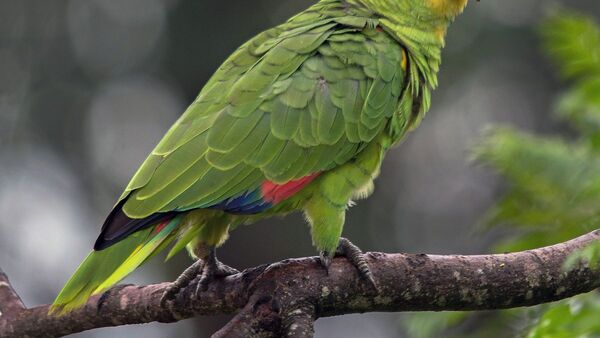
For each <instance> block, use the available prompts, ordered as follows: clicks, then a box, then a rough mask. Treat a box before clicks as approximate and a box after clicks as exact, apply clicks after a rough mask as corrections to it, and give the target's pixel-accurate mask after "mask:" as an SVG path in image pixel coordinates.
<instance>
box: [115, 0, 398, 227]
mask: <svg viewBox="0 0 600 338" xmlns="http://www.w3.org/2000/svg"><path fill="white" fill-rule="evenodd" d="M323 3H324V4H320V5H317V6H316V7H313V9H311V10H308V11H306V12H304V13H303V14H301V15H298V16H296V17H295V18H293V19H291V20H290V21H288V22H287V23H285V24H283V25H281V26H278V27H276V28H273V29H271V30H268V31H266V32H264V33H262V34H260V35H258V36H257V37H255V38H254V39H252V40H250V41H249V42H247V43H246V44H244V45H243V46H242V47H240V48H239V49H238V50H237V51H236V52H234V53H233V55H232V56H230V57H229V58H228V59H227V60H226V61H225V62H224V64H223V65H222V66H221V67H220V68H219V69H218V70H217V72H216V73H215V74H214V75H213V77H212V78H211V79H210V80H209V81H208V83H207V84H206V86H205V87H204V89H203V90H202V91H201V93H200V94H199V96H198V98H197V99H196V101H195V102H194V103H193V104H192V105H191V106H190V107H189V108H188V109H187V110H186V112H185V113H184V114H183V115H182V117H181V118H180V119H179V120H178V122H177V123H176V124H175V125H174V126H173V127H172V128H171V130H170V131H169V132H168V133H167V135H166V136H165V137H164V138H163V140H162V141H161V142H160V144H159V145H158V146H157V147H156V149H155V150H154V151H153V152H152V154H151V155H150V157H149V158H148V159H147V160H146V162H145V163H144V164H143V165H142V167H141V168H140V170H139V171H138V173H137V174H136V176H135V177H134V178H133V180H132V181H131V183H130V185H129V187H128V188H127V190H126V194H127V193H130V194H129V197H128V199H127V201H126V202H125V204H124V205H123V211H124V212H125V214H126V215H127V216H129V217H131V218H144V217H148V216H150V215H152V214H155V213H158V212H170V211H174V210H177V211H187V210H192V209H196V208H207V207H210V206H213V205H216V204H218V203H220V202H222V201H224V200H227V199H230V198H235V197H238V196H241V195H243V194H245V193H246V192H248V191H253V190H255V189H258V188H259V187H260V185H261V184H262V183H263V182H264V181H265V180H269V181H273V182H276V183H285V182H288V181H290V180H294V179H299V178H301V177H305V176H307V175H311V174H313V173H316V172H323V171H327V170H331V169H333V168H335V167H336V166H339V165H341V164H343V163H345V162H347V161H349V160H350V159H352V158H353V157H355V156H356V155H357V154H358V153H359V152H360V151H362V150H363V149H364V147H365V146H366V145H367V144H368V143H369V142H371V141H372V140H373V139H374V138H375V137H376V135H378V134H379V133H381V132H382V131H383V130H384V129H385V128H386V127H387V126H389V124H390V120H391V119H392V118H393V116H394V112H396V111H397V110H398V109H399V105H398V102H399V99H400V95H401V90H402V88H403V83H404V79H405V69H404V68H403V67H402V64H403V62H406V60H403V58H404V57H405V56H404V55H403V51H402V48H401V47H400V46H399V45H398V44H397V42H396V41H395V40H393V39H392V38H391V37H390V36H389V35H387V34H386V33H385V32H383V31H381V30H380V29H377V28H376V23H377V22H376V20H373V19H369V18H366V17H365V18H361V17H356V16H348V15H347V14H346V12H345V11H344V9H343V8H342V6H341V5H340V4H339V3H338V2H333V1H331V2H329V3H327V2H323ZM319 6H320V7H319ZM324 6H325V7H327V6H328V7H327V8H326V9H327V11H325V13H327V14H328V15H323V10H324V8H321V7H324ZM317 14H318V15H317ZM407 119H408V117H405V118H404V119H403V120H407ZM404 126H405V124H404V123H402V124H401V125H400V126H399V127H398V128H397V129H400V130H402V129H403V128H404ZM124 196H126V195H125V194H124Z"/></svg>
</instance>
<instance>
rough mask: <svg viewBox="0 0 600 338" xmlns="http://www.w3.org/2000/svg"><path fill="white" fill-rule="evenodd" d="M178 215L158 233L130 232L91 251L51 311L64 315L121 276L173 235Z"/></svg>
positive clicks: (156, 250)
mask: <svg viewBox="0 0 600 338" xmlns="http://www.w3.org/2000/svg"><path fill="white" fill-rule="evenodd" d="M180 221H181V217H176V218H174V219H173V220H171V221H170V222H169V223H168V224H167V225H166V226H165V227H164V228H162V229H161V230H160V232H158V233H156V231H155V230H156V227H151V228H148V229H145V230H142V231H138V232H136V233H133V234H131V235H130V236H128V237H127V238H125V239H123V240H122V241H120V242H118V243H116V244H114V245H112V246H111V247H109V248H106V249H104V250H101V251H92V252H91V253H90V254H89V255H88V256H87V258H86V259H85V260H84V261H83V263H81V265H80V266H79V268H77V271H75V273H74V274H73V276H72V277H71V278H70V279H69V281H68V282H67V284H66V285H65V286H64V287H63V289H62V290H61V292H60V293H59V294H58V296H57V297H56V299H55V300H54V303H53V304H52V306H51V307H50V312H51V313H59V314H64V313H67V312H69V311H72V310H74V309H76V308H78V307H80V306H82V305H84V304H85V303H86V302H87V300H88V298H89V297H90V296H92V295H95V294H98V293H101V292H103V291H105V290H107V289H109V288H110V287H112V286H113V285H115V284H116V283H118V282H119V281H120V280H121V279H123V278H125V276H127V275H128V274H130V273H131V272H132V271H133V270H135V269H136V268H137V267H138V266H140V265H141V264H143V263H144V262H145V261H146V260H147V258H148V257H150V256H152V255H153V254H155V253H156V252H158V251H159V250H161V249H163V248H164V247H165V246H166V245H167V244H169V242H171V241H172V240H173V239H174V238H175V236H174V235H175V232H174V231H173V230H175V229H177V226H178V225H179V223H180Z"/></svg>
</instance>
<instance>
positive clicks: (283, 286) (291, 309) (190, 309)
mask: <svg viewBox="0 0 600 338" xmlns="http://www.w3.org/2000/svg"><path fill="white" fill-rule="evenodd" d="M599 239H600V231H594V232H591V233H589V234H587V235H584V236H581V237H578V238H576V239H573V240H571V241H568V242H565V243H560V244H557V245H553V246H549V247H545V248H540V249H536V250H529V251H524V252H518V253H510V254H501V255H478V256H461V255H445V256H441V255H425V254H416V255H415V254H383V253H369V254H367V261H368V264H369V266H370V268H371V271H372V272H373V276H374V278H375V280H376V281H377V285H378V288H379V290H375V289H374V288H373V287H372V286H371V285H370V284H369V283H365V281H364V280H363V279H361V278H360V277H359V275H358V273H357V271H356V269H355V268H354V266H353V265H351V264H350V263H348V262H347V261H346V260H345V259H343V258H336V259H335V260H334V262H333V264H332V266H331V268H330V271H329V274H328V273H326V271H325V270H324V269H323V268H322V266H321V265H320V264H319V262H318V260H317V259H316V258H301V259H293V260H285V261H282V262H278V263H275V264H271V265H266V266H259V267H256V268H252V269H248V270H246V271H244V272H242V273H239V274H236V275H233V276H229V277H227V278H224V279H222V280H219V281H217V282H215V283H213V284H211V285H210V287H209V289H208V290H207V291H205V292H202V293H200V294H198V295H195V294H194V292H195V290H196V285H195V284H196V282H193V283H192V284H191V285H190V286H189V287H188V288H186V289H184V290H183V291H182V292H181V293H180V294H178V295H177V296H176V297H175V298H174V300H173V302H172V303H170V304H169V306H161V305H160V300H161V295H162V293H163V292H164V291H165V289H166V288H167V287H168V286H169V283H162V284H155V285H148V286H135V285H122V286H117V287H115V288H113V289H111V290H109V291H108V292H106V293H105V294H103V295H102V296H100V297H97V296H96V297H92V298H91V299H90V300H89V301H88V303H87V304H86V305H85V306H84V307H82V308H80V309H77V310H75V311H73V312H70V313H68V314H67V315H64V316H60V317H58V316H52V315H48V306H47V305H44V306H39V307H35V308H30V309H27V308H25V307H24V305H23V303H22V302H21V300H20V298H19V297H18V295H17V294H16V293H15V291H14V290H13V288H12V287H11V285H10V283H9V281H8V278H6V275H5V274H4V273H3V272H1V270H0V311H1V312H2V314H1V315H0V337H23V336H33V337H37V336H44V337H57V336H62V335H68V334H72V333H76V332H81V331H85V330H90V329H94V328H99V327H107V326H119V325H126V324H140V323H149V322H154V321H158V322H174V321H178V320H182V319H185V318H189V317H192V316H197V315H214V314H236V316H235V317H234V319H233V320H232V321H231V322H230V323H228V324H227V325H226V326H225V327H224V328H223V329H221V330H220V331H219V332H217V333H216V334H215V337H240V336H260V337H277V336H281V335H287V336H290V337H310V336H312V334H313V330H314V328H313V325H314V321H315V320H316V319H318V318H322V317H328V316H335V315H343V314H349V313H363V312H374V311H377V312H381V311H390V312H391V311H393V312H400V311H450V310H467V311H469V310H490V309H504V308H515V307H521V306H531V305H537V304H541V303H546V302H551V301H556V300H560V299H564V298H567V297H571V296H573V295H577V294H580V293H584V292H589V291H592V290H594V289H596V288H598V287H600V271H599V270H592V269H590V268H589V267H588V266H586V265H583V264H581V265H580V266H578V267H576V268H575V269H573V270H571V271H569V272H565V271H564V270H563V268H562V266H563V263H564V261H565V259H566V258H567V257H568V256H569V255H570V254H571V253H573V252H575V251H576V250H579V249H581V248H583V247H585V246H587V245H589V244H591V243H592V242H594V241H597V240H599Z"/></svg>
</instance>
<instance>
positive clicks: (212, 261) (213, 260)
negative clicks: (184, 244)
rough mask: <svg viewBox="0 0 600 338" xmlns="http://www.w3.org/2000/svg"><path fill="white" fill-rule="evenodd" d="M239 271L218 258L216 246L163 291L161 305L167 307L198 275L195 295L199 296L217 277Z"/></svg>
mask: <svg viewBox="0 0 600 338" xmlns="http://www.w3.org/2000/svg"><path fill="white" fill-rule="evenodd" d="M237 273H239V271H238V270H236V269H234V268H232V267H229V266H227V265H225V264H223V263H221V262H219V261H218V260H217V256H216V253H215V250H214V248H213V249H211V250H210V252H209V254H208V255H207V256H206V257H205V259H199V260H197V261H196V262H194V264H192V265H191V266H190V267H188V268H187V269H185V271H184V272H183V273H182V274H181V275H180V276H179V277H177V279H176V280H175V281H174V282H173V283H171V285H169V286H168V287H167V289H166V290H165V292H164V293H163V295H162V297H161V299H160V305H161V306H162V307H167V305H168V303H169V302H170V301H172V300H173V299H174V298H175V296H176V295H177V294H178V293H179V292H180V291H181V290H183V289H185V288H186V287H188V286H190V284H192V281H194V280H195V279H196V278H197V277H198V276H199V277H200V280H199V281H198V284H197V285H196V289H195V292H194V294H193V295H194V297H198V294H199V293H200V292H202V291H206V290H207V289H208V285H209V284H210V283H211V282H212V281H213V280H214V279H215V277H226V276H229V275H235V274H237Z"/></svg>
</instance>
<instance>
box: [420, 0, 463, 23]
mask: <svg viewBox="0 0 600 338" xmlns="http://www.w3.org/2000/svg"><path fill="white" fill-rule="evenodd" d="M418 1H419V2H423V3H424V4H425V6H427V8H428V9H429V11H430V12H431V15H432V17H443V18H448V19H450V20H452V19H454V17H456V16H457V15H458V14H460V13H461V12H462V11H463V9H465V6H466V5H467V2H468V0H418Z"/></svg>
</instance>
